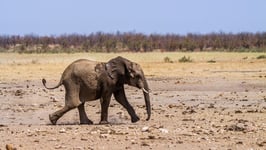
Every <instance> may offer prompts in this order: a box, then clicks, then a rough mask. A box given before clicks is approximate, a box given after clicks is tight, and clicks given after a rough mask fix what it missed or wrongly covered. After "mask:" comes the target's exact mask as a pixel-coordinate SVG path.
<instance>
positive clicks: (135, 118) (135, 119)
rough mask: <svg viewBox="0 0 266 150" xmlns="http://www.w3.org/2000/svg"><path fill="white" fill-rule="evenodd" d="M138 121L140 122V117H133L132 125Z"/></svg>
mask: <svg viewBox="0 0 266 150" xmlns="http://www.w3.org/2000/svg"><path fill="white" fill-rule="evenodd" d="M137 121H139V117H138V116H135V117H131V122H132V123H135V122H137Z"/></svg>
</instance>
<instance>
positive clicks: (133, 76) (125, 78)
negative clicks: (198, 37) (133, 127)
mask: <svg viewBox="0 0 266 150" xmlns="http://www.w3.org/2000/svg"><path fill="white" fill-rule="evenodd" d="M106 69H107V73H108V75H109V76H110V77H111V78H112V79H113V80H116V82H117V84H128V85H130V86H134V87H137V88H139V89H142V91H143V94H144V99H145V104H146V110H147V114H148V117H147V119H146V120H149V119H150V116H151V106H150V97H149V92H148V91H149V86H148V83H147V80H146V78H145V76H144V73H143V71H142V69H141V67H140V65H139V64H137V63H134V62H131V61H129V60H127V59H125V58H123V57H120V56H119V57H116V58H114V59H111V60H110V61H109V62H108V63H107V66H106Z"/></svg>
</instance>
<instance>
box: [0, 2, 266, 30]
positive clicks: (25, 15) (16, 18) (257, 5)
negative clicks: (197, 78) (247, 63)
mask: <svg viewBox="0 0 266 150" xmlns="http://www.w3.org/2000/svg"><path fill="white" fill-rule="evenodd" d="M98 31H101V32H105V33H116V31H120V32H137V33H144V34H151V33H157V34H167V33H174V34H187V33H201V34H204V33H211V32H220V31H223V32H226V33H228V32H232V33H239V32H253V33H255V32H265V31H266V0H94V1H92V0H1V2H0V35H25V34H37V35H61V34H72V33H77V34H90V33H95V32H98Z"/></svg>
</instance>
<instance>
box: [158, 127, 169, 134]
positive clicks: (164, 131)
mask: <svg viewBox="0 0 266 150" xmlns="http://www.w3.org/2000/svg"><path fill="white" fill-rule="evenodd" d="M159 130H160V131H161V132H162V133H168V132H169V131H168V130H167V129H165V128H159Z"/></svg>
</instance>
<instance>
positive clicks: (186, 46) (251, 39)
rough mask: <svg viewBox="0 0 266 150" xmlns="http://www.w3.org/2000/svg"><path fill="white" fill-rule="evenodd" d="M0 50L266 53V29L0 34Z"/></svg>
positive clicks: (29, 51) (34, 51)
mask: <svg viewBox="0 0 266 150" xmlns="http://www.w3.org/2000/svg"><path fill="white" fill-rule="evenodd" d="M0 51H1V52H19V53H45V52H52V53H57V52H92V51H93V52H121V51H131V52H150V51H191V52H192V51H257V52H266V32H261V33H248V32H243V33H238V34H232V33H223V32H220V33H210V34H191V33H190V34H187V35H178V34H163V35H162V34H150V35H146V34H142V33H134V32H125V33H120V32H117V33H114V34H110V33H103V32H97V33H92V34H90V35H81V34H68V35H60V36H38V35H34V34H30V35H25V36H19V35H2V36H1V35H0Z"/></svg>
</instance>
